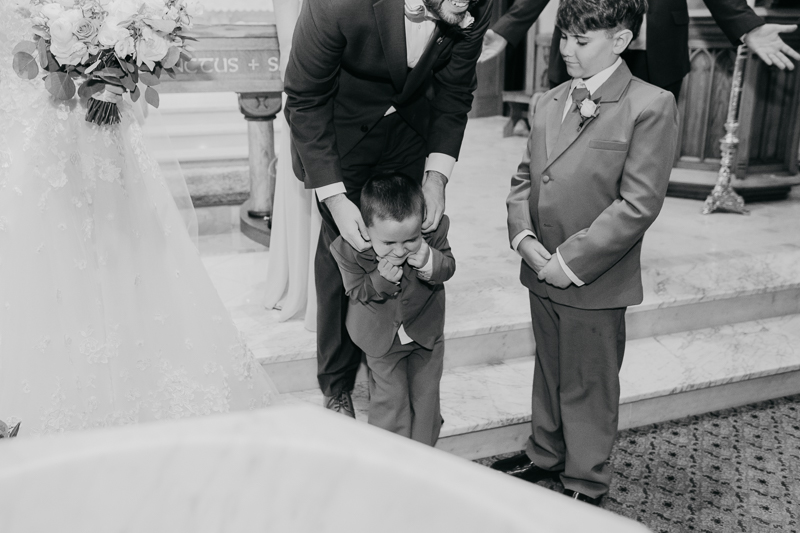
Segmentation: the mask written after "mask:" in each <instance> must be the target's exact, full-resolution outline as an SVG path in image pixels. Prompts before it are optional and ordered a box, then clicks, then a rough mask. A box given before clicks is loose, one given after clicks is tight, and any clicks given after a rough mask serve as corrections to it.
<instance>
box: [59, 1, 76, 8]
mask: <svg viewBox="0 0 800 533" xmlns="http://www.w3.org/2000/svg"><path fill="white" fill-rule="evenodd" d="M57 2H58V3H59V4H61V5H62V6H64V7H73V6H74V5H75V0H57Z"/></svg>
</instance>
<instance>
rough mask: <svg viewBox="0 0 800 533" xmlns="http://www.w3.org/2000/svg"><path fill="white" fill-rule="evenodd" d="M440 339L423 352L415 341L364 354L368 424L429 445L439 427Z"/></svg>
mask: <svg viewBox="0 0 800 533" xmlns="http://www.w3.org/2000/svg"><path fill="white" fill-rule="evenodd" d="M443 362H444V337H443V336H440V337H439V338H438V339H436V342H435V343H434V346H433V350H426V349H425V348H423V347H422V346H420V345H419V344H417V343H416V342H411V343H409V344H400V339H399V338H398V337H397V336H395V339H394V343H393V344H392V347H391V348H390V349H389V352H388V353H387V354H386V355H383V356H380V357H373V356H371V355H369V354H367V367H368V368H369V394H370V399H369V423H370V424H372V425H373V426H378V427H379V428H383V429H386V430H388V431H391V432H392V433H397V434H398V435H402V436H404V437H408V438H410V439H413V440H415V441H418V442H421V443H423V444H429V445H430V446H433V445H435V444H436V441H437V440H438V438H439V430H441V428H442V416H441V411H440V407H439V382H440V381H441V380H442V368H443Z"/></svg>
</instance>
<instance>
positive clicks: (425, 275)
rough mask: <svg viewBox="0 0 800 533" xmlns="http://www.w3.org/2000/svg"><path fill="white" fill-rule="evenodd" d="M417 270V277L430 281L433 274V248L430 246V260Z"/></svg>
mask: <svg viewBox="0 0 800 533" xmlns="http://www.w3.org/2000/svg"><path fill="white" fill-rule="evenodd" d="M415 270H416V271H417V277H418V278H419V279H421V280H423V281H430V279H431V276H433V248H431V247H430V246H428V260H427V261H426V262H425V264H424V265H422V266H421V267H419V268H417V269H415Z"/></svg>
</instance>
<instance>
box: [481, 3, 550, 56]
mask: <svg viewBox="0 0 800 533" xmlns="http://www.w3.org/2000/svg"><path fill="white" fill-rule="evenodd" d="M547 2H549V0H516V1H515V2H514V5H512V6H511V8H510V9H509V10H508V12H507V13H506V14H505V15H503V16H502V17H500V20H498V21H497V22H495V23H494V26H492V30H493V31H494V32H495V33H497V34H498V35H500V36H501V37H502V38H503V39H505V40H506V41H508V44H510V45H512V46H514V45H516V44H517V43H519V42H520V41H521V40H522V38H523V37H524V36H525V34H526V33H528V30H529V29H531V26H533V23H534V22H536V19H537V18H539V15H541V13H542V11H543V10H544V8H545V7H546V6H547Z"/></svg>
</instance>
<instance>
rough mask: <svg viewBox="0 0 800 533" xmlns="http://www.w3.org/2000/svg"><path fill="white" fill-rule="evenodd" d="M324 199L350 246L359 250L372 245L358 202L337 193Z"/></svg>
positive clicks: (361, 250)
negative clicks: (355, 202)
mask: <svg viewBox="0 0 800 533" xmlns="http://www.w3.org/2000/svg"><path fill="white" fill-rule="evenodd" d="M324 201H325V205H326V206H327V207H328V210H329V211H330V212H331V216H333V220H334V222H336V227H337V228H339V233H340V234H341V236H342V238H344V240H346V241H347V242H348V243H350V246H352V247H353V248H355V249H356V250H358V251H359V252H363V251H364V250H366V249H367V248H370V247H371V246H372V244H371V243H370V242H369V234H368V233H367V225H366V224H364V219H363V218H361V211H359V210H358V207H356V204H354V203H353V202H351V201H350V200H348V198H347V196H345V195H344V194H335V195H333V196H331V197H329V198H326V199H325V200H324Z"/></svg>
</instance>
